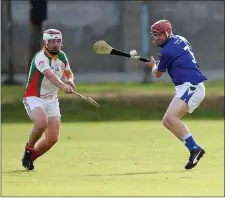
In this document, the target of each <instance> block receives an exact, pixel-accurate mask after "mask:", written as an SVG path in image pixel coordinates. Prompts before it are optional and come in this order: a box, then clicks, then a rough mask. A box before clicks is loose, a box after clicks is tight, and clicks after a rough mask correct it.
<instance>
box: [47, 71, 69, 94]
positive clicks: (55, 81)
mask: <svg viewBox="0 0 225 198" xmlns="http://www.w3.org/2000/svg"><path fill="white" fill-rule="evenodd" d="M43 75H44V76H46V78H48V80H50V81H51V83H53V84H54V85H55V86H57V87H59V88H61V89H63V91H64V92H65V93H71V92H72V90H73V88H72V86H70V85H67V84H65V83H64V82H62V81H61V80H60V78H59V77H58V76H57V75H56V74H55V73H54V72H53V71H52V69H50V68H49V69H46V70H44V71H43Z"/></svg>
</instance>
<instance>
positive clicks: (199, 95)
mask: <svg viewBox="0 0 225 198" xmlns="http://www.w3.org/2000/svg"><path fill="white" fill-rule="evenodd" d="M195 88H196V90H195V92H194V94H193V96H192V97H191V98H190V100H189V102H188V106H189V111H188V112H189V113H192V112H193V111H194V110H195V109H196V108H198V106H199V105H200V104H201V102H202V101H203V100H204V98H205V86H204V84H203V83H200V84H198V85H196V86H195Z"/></svg>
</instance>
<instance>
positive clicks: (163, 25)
mask: <svg viewBox="0 0 225 198" xmlns="http://www.w3.org/2000/svg"><path fill="white" fill-rule="evenodd" d="M165 32H167V34H169V35H170V34H171V33H172V25H171V24H170V22H169V21H168V20H165V19H163V20H159V21H157V22H155V23H154V24H153V25H152V26H151V33H152V34H160V33H165Z"/></svg>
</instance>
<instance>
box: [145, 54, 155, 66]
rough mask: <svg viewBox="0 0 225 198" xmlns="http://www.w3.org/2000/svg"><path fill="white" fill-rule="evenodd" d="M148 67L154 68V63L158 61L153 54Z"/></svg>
mask: <svg viewBox="0 0 225 198" xmlns="http://www.w3.org/2000/svg"><path fill="white" fill-rule="evenodd" d="M147 65H148V67H150V68H152V67H153V66H154V65H156V61H155V59H154V57H153V56H151V59H150V61H149V62H147Z"/></svg>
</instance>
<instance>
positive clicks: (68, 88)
mask: <svg viewBox="0 0 225 198" xmlns="http://www.w3.org/2000/svg"><path fill="white" fill-rule="evenodd" d="M63 91H64V93H67V94H70V93H72V92H73V87H72V86H70V85H65V86H64V87H63Z"/></svg>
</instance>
